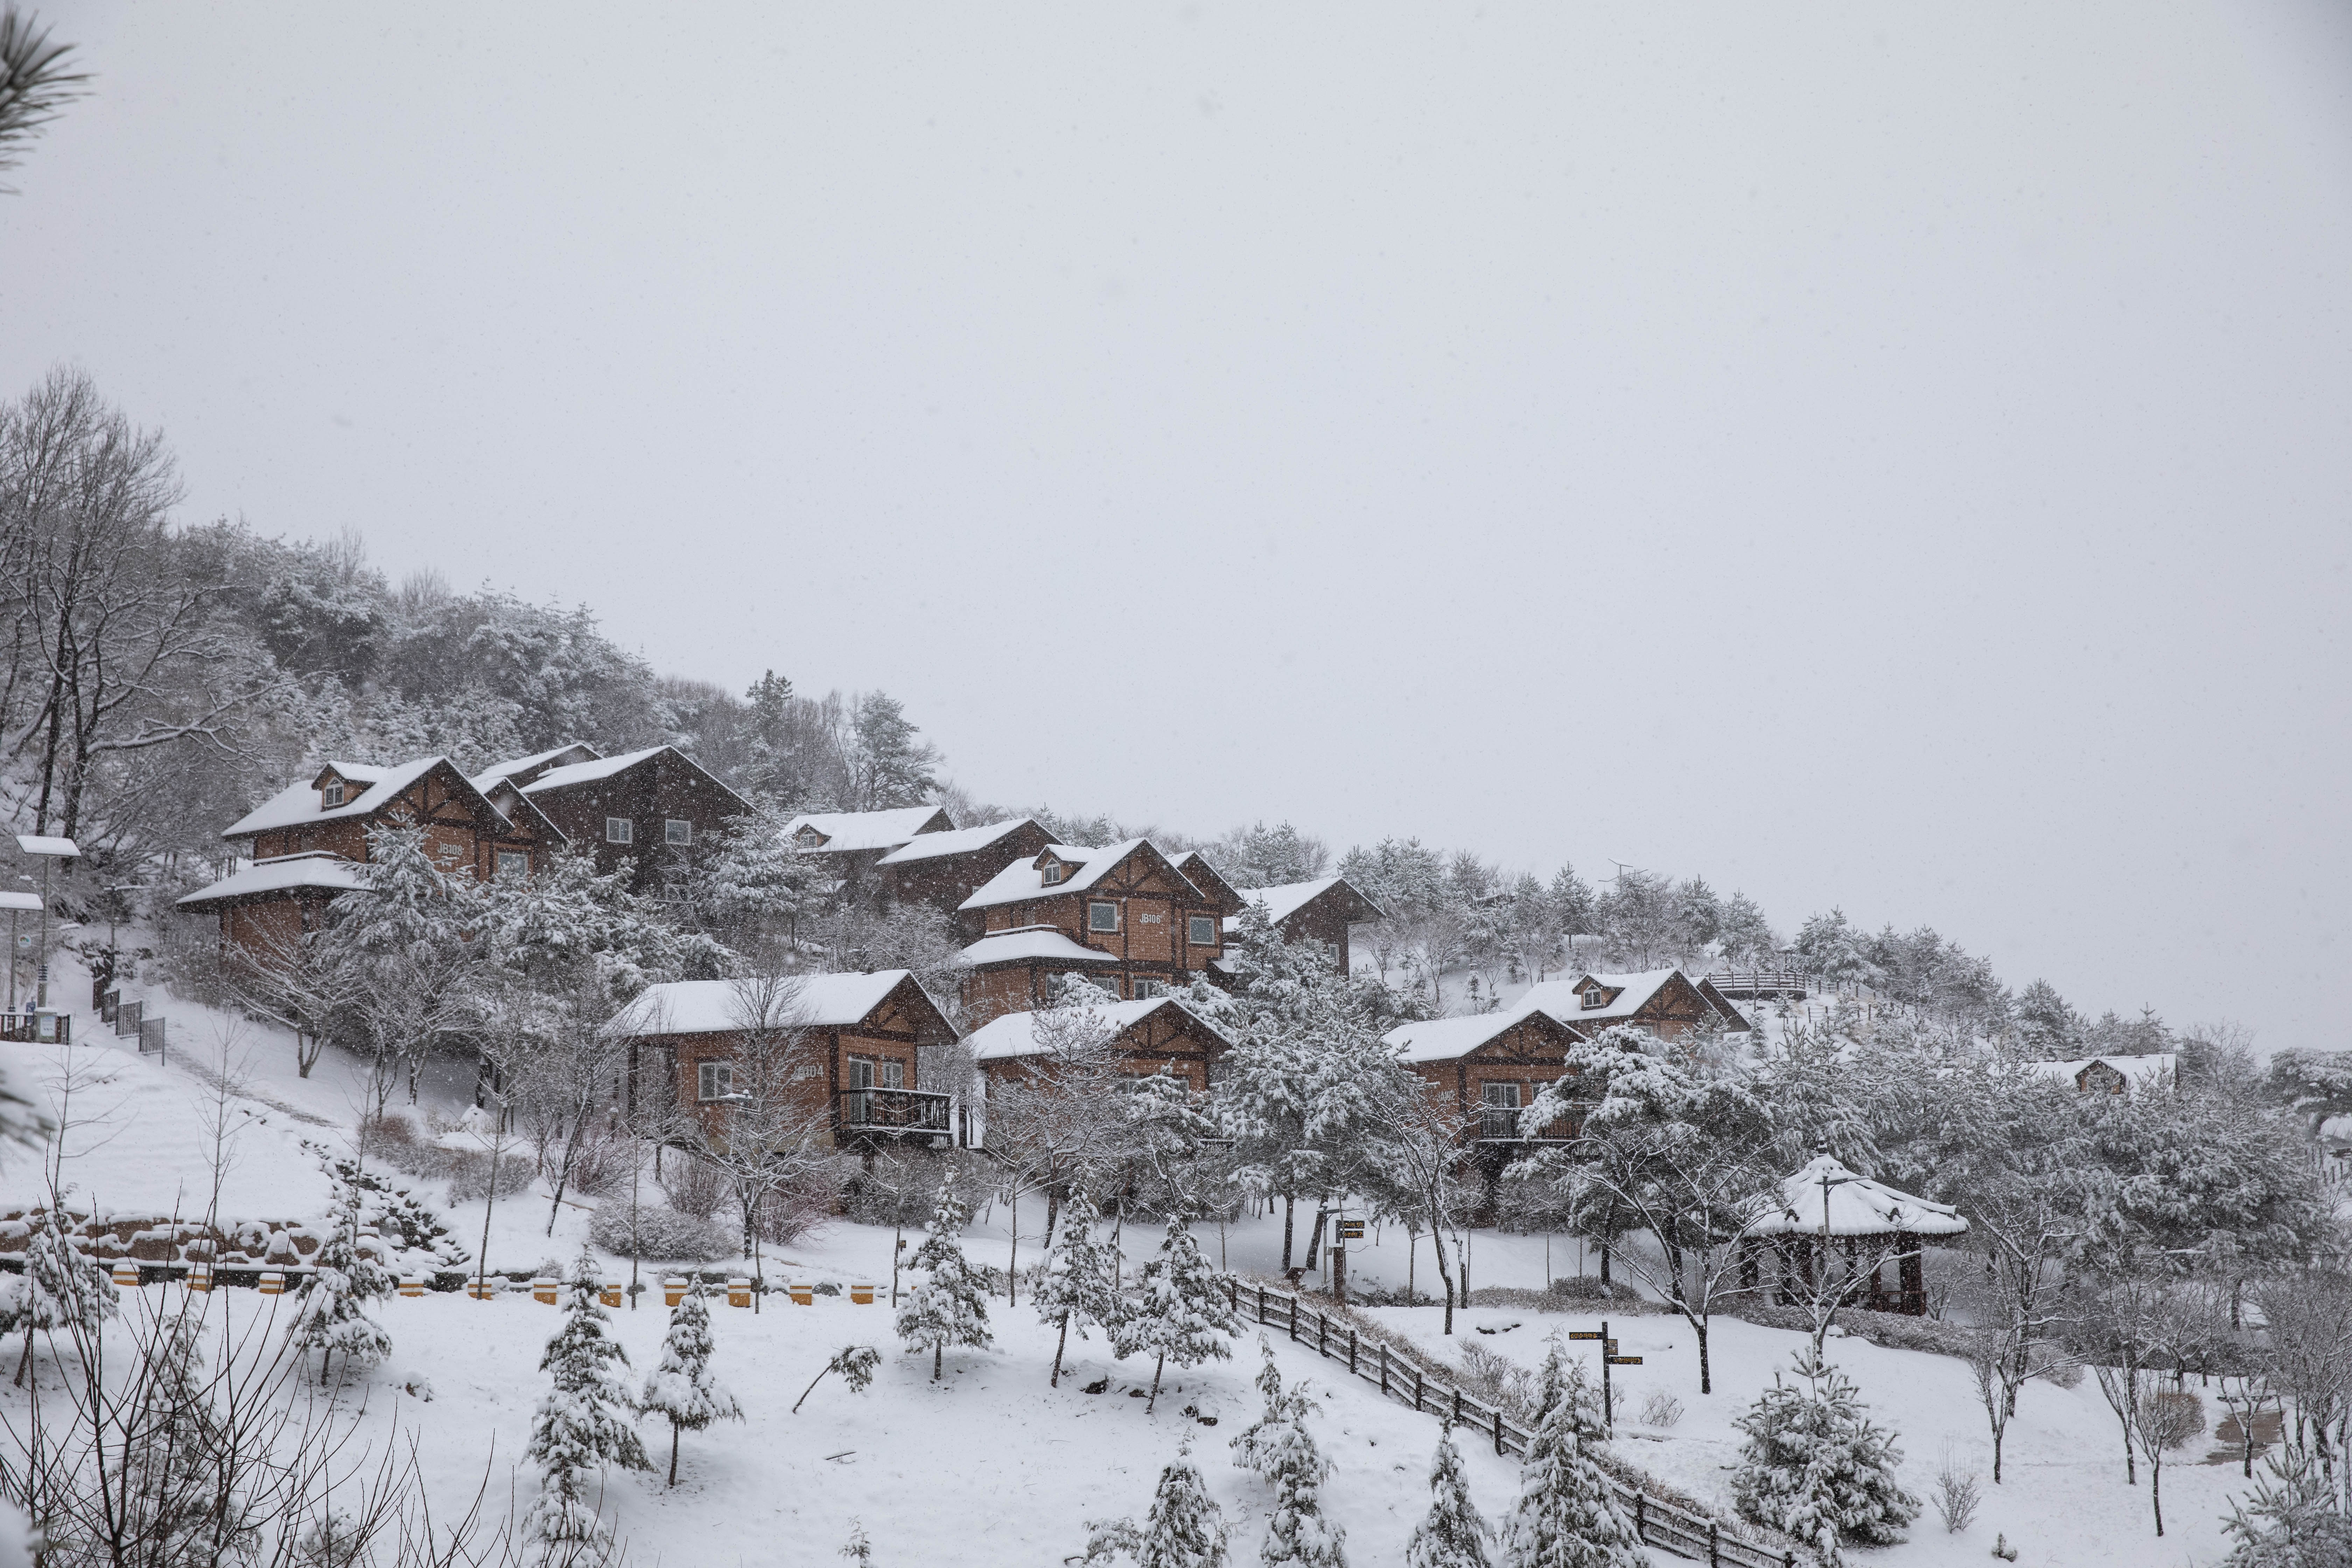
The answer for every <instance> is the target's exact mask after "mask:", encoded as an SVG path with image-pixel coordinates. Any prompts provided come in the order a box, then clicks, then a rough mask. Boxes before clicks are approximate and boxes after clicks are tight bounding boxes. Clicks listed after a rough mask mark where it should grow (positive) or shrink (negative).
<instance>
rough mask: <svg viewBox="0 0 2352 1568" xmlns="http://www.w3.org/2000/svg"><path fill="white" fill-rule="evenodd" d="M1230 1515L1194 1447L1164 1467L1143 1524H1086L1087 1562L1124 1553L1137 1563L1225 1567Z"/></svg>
mask: <svg viewBox="0 0 2352 1568" xmlns="http://www.w3.org/2000/svg"><path fill="white" fill-rule="evenodd" d="M1225 1540H1226V1536H1225V1520H1224V1515H1223V1511H1222V1510H1219V1509H1218V1507H1217V1503H1216V1500H1215V1499H1214V1498H1212V1497H1211V1496H1210V1495H1209V1488H1208V1483H1207V1482H1205V1481H1204V1480H1202V1479H1201V1472H1200V1469H1199V1468H1197V1467H1196V1466H1194V1465H1193V1463H1192V1452H1191V1446H1190V1445H1189V1444H1188V1445H1186V1446H1185V1447H1181V1448H1179V1449H1178V1450H1177V1451H1176V1458H1173V1459H1171V1461H1169V1464H1168V1467H1167V1468H1165V1469H1163V1470H1161V1471H1160V1486H1159V1488H1158V1489H1156V1490H1155V1491H1154V1492H1153V1493H1152V1494H1151V1509H1150V1512H1148V1513H1146V1514H1145V1515H1144V1516H1143V1525H1142V1528H1140V1529H1138V1528H1137V1527H1136V1524H1135V1521H1133V1520H1129V1519H1119V1520H1108V1521H1094V1520H1089V1521H1087V1555H1086V1561H1087V1562H1088V1563H1095V1562H1100V1561H1102V1560H1104V1559H1107V1558H1109V1557H1111V1556H1114V1555H1116V1554H1117V1553H1118V1552H1126V1553H1127V1554H1128V1555H1129V1556H1130V1557H1132V1558H1134V1559H1135V1562H1136V1568H1223V1565H1224V1561H1225Z"/></svg>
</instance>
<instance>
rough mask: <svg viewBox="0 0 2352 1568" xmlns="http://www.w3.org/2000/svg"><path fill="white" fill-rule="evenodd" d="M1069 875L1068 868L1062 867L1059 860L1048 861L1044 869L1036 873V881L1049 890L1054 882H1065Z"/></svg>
mask: <svg viewBox="0 0 2352 1568" xmlns="http://www.w3.org/2000/svg"><path fill="white" fill-rule="evenodd" d="M1069 875H1070V868H1068V867H1067V866H1065V865H1063V864H1062V863H1061V862H1060V861H1059V860H1048V861H1046V862H1045V867H1044V868H1043V869H1041V870H1040V871H1039V872H1038V873H1037V880H1038V881H1040V882H1042V883H1044V884H1045V886H1046V887H1049V888H1050V887H1052V886H1053V885H1054V884H1055V883H1056V882H1060V881H1066V880H1067V879H1068V878H1069Z"/></svg>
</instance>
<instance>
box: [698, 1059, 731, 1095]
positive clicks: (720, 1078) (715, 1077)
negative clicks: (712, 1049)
mask: <svg viewBox="0 0 2352 1568" xmlns="http://www.w3.org/2000/svg"><path fill="white" fill-rule="evenodd" d="M694 1089H695V1093H696V1094H697V1095H698V1096H699V1097H700V1098H702V1099H704V1100H724V1099H726V1098H727V1097H728V1096H729V1095H730V1094H732V1093H734V1092H735V1064H734V1063H732V1062H704V1063H703V1064H702V1065H701V1066H700V1067H698V1068H695V1069H694Z"/></svg>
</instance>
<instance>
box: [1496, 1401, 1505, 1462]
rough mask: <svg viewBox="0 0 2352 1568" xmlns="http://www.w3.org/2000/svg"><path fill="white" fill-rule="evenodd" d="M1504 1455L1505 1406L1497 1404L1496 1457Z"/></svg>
mask: <svg viewBox="0 0 2352 1568" xmlns="http://www.w3.org/2000/svg"><path fill="white" fill-rule="evenodd" d="M1502 1457H1503V1407H1502V1406H1501V1405H1496V1406H1495V1458H1498V1459H1499V1458H1502Z"/></svg>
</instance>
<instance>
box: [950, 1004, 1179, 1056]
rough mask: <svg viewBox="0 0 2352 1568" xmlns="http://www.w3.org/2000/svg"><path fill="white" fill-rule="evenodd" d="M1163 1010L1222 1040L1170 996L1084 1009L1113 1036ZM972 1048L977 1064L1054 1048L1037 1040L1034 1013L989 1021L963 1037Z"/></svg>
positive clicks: (1015, 1014) (1035, 1053)
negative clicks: (1171, 1012)
mask: <svg viewBox="0 0 2352 1568" xmlns="http://www.w3.org/2000/svg"><path fill="white" fill-rule="evenodd" d="M1162 1007H1173V1008H1175V1009H1176V1011H1177V1012H1178V1013H1180V1014H1181V1015H1182V1016H1184V1017H1185V1018H1187V1019H1189V1020H1190V1021H1192V1023H1195V1024H1198V1025H1200V1026H1201V1027H1202V1028H1203V1029H1206V1030H1207V1031H1208V1032H1209V1033H1210V1034H1212V1035H1215V1036H1216V1037H1217V1038H1219V1039H1221V1040H1222V1039H1223V1038H1224V1036H1223V1034H1221V1033H1219V1031H1218V1030H1217V1028H1216V1027H1215V1026H1213V1025H1212V1024H1210V1023H1209V1022H1208V1021H1207V1020H1206V1019H1204V1018H1202V1016H1200V1015H1199V1014H1198V1013H1195V1012H1193V1011H1192V1009H1191V1008H1190V1007H1187V1006H1185V1005H1183V1004H1182V1003H1181V1002H1179V1001H1178V1000H1176V998H1174V997H1173V996H1153V997H1149V998H1147V999H1145V1000H1143V1001H1139V1002H1097V1003H1090V1004H1087V1006H1086V1013H1087V1016H1089V1017H1092V1018H1095V1019H1097V1020H1099V1021H1100V1022H1101V1023H1102V1024H1103V1025H1104V1026H1107V1027H1108V1028H1109V1029H1110V1030H1111V1031H1112V1033H1113V1034H1114V1035H1115V1036H1116V1035H1123V1034H1125V1033H1126V1032H1127V1031H1128V1030H1129V1029H1131V1028H1133V1027H1135V1026H1136V1025H1138V1024H1140V1023H1141V1022H1143V1020H1144V1019H1146V1018H1148V1017H1150V1016H1151V1015H1152V1014H1154V1013H1157V1012H1159V1011H1160V1009H1161V1008H1162ZM964 1040H965V1042H966V1043H967V1044H969V1045H970V1046H971V1054H972V1058H973V1059H974V1060H976V1061H983V1062H985V1061H1002V1060H1003V1059H1004V1058H1008V1057H1035V1056H1043V1055H1045V1053H1046V1052H1047V1051H1049V1050H1051V1049H1052V1048H1053V1047H1052V1046H1051V1045H1050V1044H1048V1043H1047V1042H1045V1041H1042V1040H1040V1039H1038V1038H1037V1015H1036V1014H1035V1013H1006V1014H1004V1015H1003V1016H999V1017H996V1018H992V1019H991V1020H989V1022H987V1023H985V1024H983V1025H982V1026H980V1027H979V1028H977V1029H974V1030H973V1031H972V1032H971V1034H969V1035H966V1036H965V1037H964Z"/></svg>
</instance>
